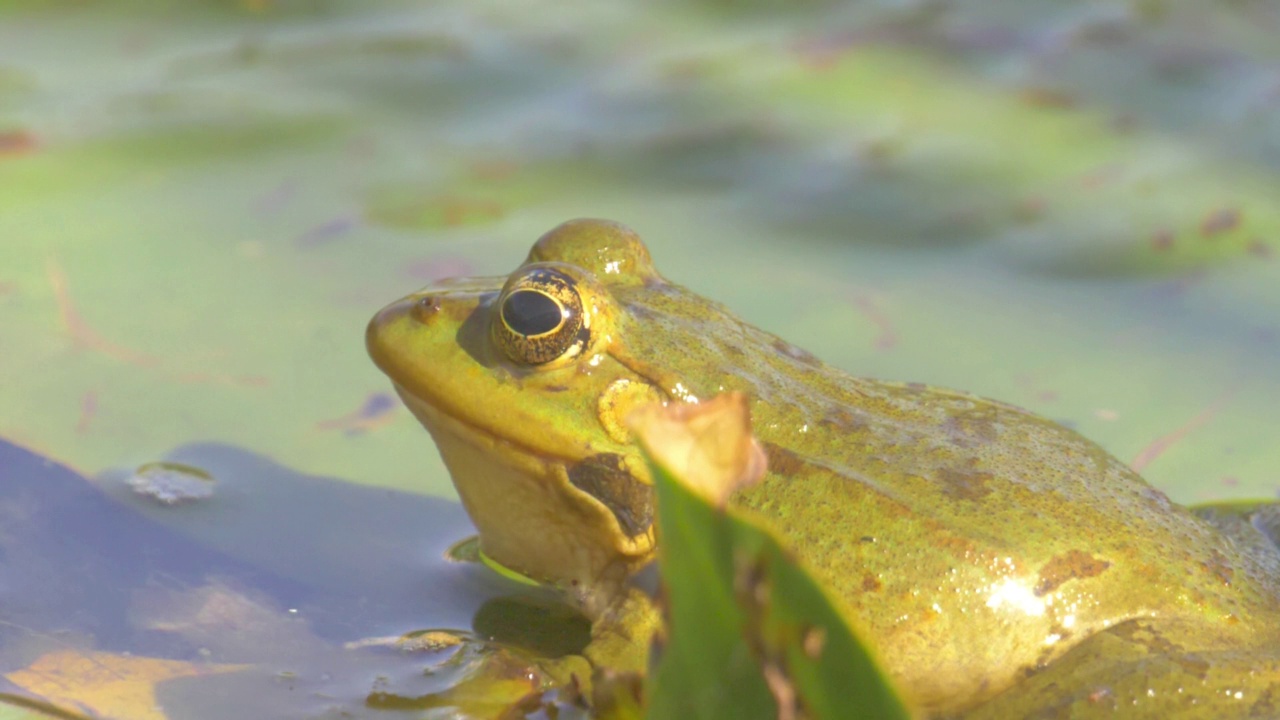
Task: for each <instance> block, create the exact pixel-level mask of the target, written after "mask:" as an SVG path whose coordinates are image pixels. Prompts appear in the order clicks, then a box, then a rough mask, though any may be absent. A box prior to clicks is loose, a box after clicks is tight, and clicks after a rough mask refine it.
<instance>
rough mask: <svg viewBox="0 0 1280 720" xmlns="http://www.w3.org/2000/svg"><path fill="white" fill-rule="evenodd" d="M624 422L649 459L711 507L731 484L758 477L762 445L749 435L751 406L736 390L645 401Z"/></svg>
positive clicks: (720, 500) (721, 500)
mask: <svg viewBox="0 0 1280 720" xmlns="http://www.w3.org/2000/svg"><path fill="white" fill-rule="evenodd" d="M627 422H628V424H629V425H630V426H631V429H632V430H633V431H634V432H635V434H636V437H637V438H639V440H640V444H641V445H643V446H644V448H645V450H646V451H648V453H649V456H650V457H652V458H653V460H654V462H656V463H658V464H659V465H661V466H662V467H664V468H666V469H667V470H668V471H669V472H670V473H671V474H672V475H674V476H675V477H677V478H679V479H680V480H682V481H684V482H685V483H686V484H687V485H688V486H689V487H690V488H691V489H692V490H693V491H694V492H696V493H698V494H699V495H701V496H702V497H704V498H706V499H707V500H709V501H710V502H711V503H712V504H713V505H715V506H717V507H724V504H725V502H726V501H727V500H728V498H729V495H730V494H731V493H732V492H733V491H734V490H737V489H738V488H742V487H746V486H748V485H752V484H754V483H756V482H758V481H759V480H760V478H762V477H764V471H765V465H766V462H765V455H764V451H763V450H761V449H760V445H759V444H758V443H757V442H756V439H755V438H754V437H753V436H752V435H751V411H750V409H749V408H748V406H747V396H746V395H744V394H742V393H739V392H729V393H724V394H721V395H717V396H716V397H714V398H712V399H710V400H708V401H706V402H702V403H697V404H687V403H676V404H672V405H667V406H662V405H656V404H655V405H647V406H645V407H642V408H640V409H638V410H636V411H635V412H633V413H631V415H630V417H629V418H628V419H627Z"/></svg>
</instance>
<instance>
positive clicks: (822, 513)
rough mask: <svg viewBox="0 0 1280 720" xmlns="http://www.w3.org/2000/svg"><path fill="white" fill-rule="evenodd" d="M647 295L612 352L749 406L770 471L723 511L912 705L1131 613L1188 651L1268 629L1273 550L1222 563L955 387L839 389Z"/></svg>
mask: <svg viewBox="0 0 1280 720" xmlns="http://www.w3.org/2000/svg"><path fill="white" fill-rule="evenodd" d="M647 290H648V292H646V294H645V295H644V296H643V300H640V299H637V300H636V301H635V302H633V303H632V304H631V305H630V306H629V308H628V309H629V310H631V311H632V314H633V316H634V317H635V318H637V322H645V323H648V324H650V325H652V324H654V323H657V324H658V325H660V326H661V328H660V330H659V331H654V330H653V328H652V327H650V328H649V331H648V332H647V333H642V334H637V333H634V332H633V333H630V334H628V337H629V338H630V341H629V344H630V345H631V351H632V352H635V353H637V354H643V355H647V356H649V357H656V356H658V355H661V354H664V353H665V354H670V353H675V352H678V353H679V356H680V359H681V365H682V368H681V373H680V375H679V377H678V378H677V377H676V376H673V377H671V378H657V379H655V380H657V381H658V382H659V384H664V386H665V387H668V388H670V387H673V385H674V384H675V383H676V382H677V380H678V381H679V383H680V385H681V389H683V390H685V391H687V392H689V393H690V394H691V395H697V394H699V393H702V394H705V395H711V394H715V393H717V392H722V391H724V390H730V389H736V390H743V391H745V392H747V393H748V394H749V395H750V396H751V397H753V398H754V399H755V403H754V405H753V408H752V414H753V425H754V428H755V431H756V433H757V435H758V437H759V438H760V440H761V441H762V442H763V443H764V445H765V449H766V452H767V454H768V456H769V466H770V472H769V474H768V476H767V477H766V479H765V481H764V482H763V483H761V484H760V485H758V486H756V487H754V488H751V489H749V490H747V491H745V492H744V493H742V495H741V496H740V497H739V498H737V503H738V504H739V505H741V506H743V507H746V508H749V509H750V510H752V511H754V512H756V513H759V514H760V515H762V516H763V517H764V518H765V519H766V520H767V522H768V523H769V524H770V525H772V526H773V527H774V528H775V529H776V530H777V531H778V532H779V533H780V534H781V535H782V536H783V538H784V540H785V541H786V542H787V543H788V544H789V545H790V547H792V548H793V550H794V551H795V552H796V553H797V554H798V555H799V556H800V557H801V558H802V559H803V560H804V561H805V562H806V563H807V564H808V565H809V566H810V567H811V568H813V569H814V570H815V571H816V572H818V573H819V574H820V575H822V576H823V577H824V580H825V581H826V582H827V583H828V584H829V585H830V586H831V587H832V588H833V590H834V591H835V592H836V594H837V595H838V596H839V598H840V600H841V601H842V602H843V603H844V604H845V606H846V607H847V609H848V611H849V613H850V615H851V616H852V617H854V618H855V622H856V623H857V624H859V625H860V626H861V628H862V629H863V631H864V632H866V633H868V634H869V636H870V637H871V638H872V639H873V641H874V644H876V645H877V646H879V647H881V648H883V649H884V650H885V651H886V652H885V657H886V659H887V661H888V662H889V664H890V666H891V669H893V670H894V671H895V672H896V673H897V674H899V675H901V676H904V677H906V678H907V681H908V683H910V684H912V685H915V686H917V687H921V688H924V689H925V690H924V693H923V696H922V698H921V699H923V700H924V701H925V702H926V703H929V702H931V701H934V700H936V701H939V702H942V701H946V702H948V703H950V702H955V701H957V700H958V699H960V698H969V699H970V700H973V701H976V700H979V699H981V698H983V697H986V696H989V695H990V694H992V693H994V692H996V691H998V690H999V689H1000V688H1002V687H1004V686H1007V685H1008V684H1009V683H1011V682H1012V681H1013V680H1014V679H1015V678H1016V677H1020V676H1021V675H1023V674H1025V673H1027V672H1029V671H1031V670H1033V669H1034V668H1036V667H1040V666H1043V665H1044V664H1045V663H1047V662H1048V661H1050V660H1052V659H1054V658H1056V657H1058V656H1059V655H1061V654H1062V653H1063V652H1065V651H1066V650H1067V649H1069V648H1070V647H1071V646H1072V645H1074V644H1076V643H1077V642H1079V641H1080V640H1082V639H1084V638H1085V637H1087V636H1089V635H1090V634H1092V633H1094V632H1096V631H1098V630H1100V629H1102V628H1105V627H1107V626H1109V625H1112V624H1114V623H1117V622H1122V621H1124V620H1127V619H1130V618H1143V617H1170V616H1175V617H1184V616H1197V617H1199V618H1202V619H1204V620H1205V621H1206V622H1207V623H1208V625H1205V626H1203V627H1205V628H1207V629H1206V631H1205V632H1204V634H1203V636H1201V637H1200V638H1198V640H1199V641H1203V642H1204V643H1206V644H1209V645H1212V644H1214V643H1218V644H1220V645H1227V644H1230V642H1231V641H1232V638H1238V637H1240V636H1241V634H1242V633H1246V634H1247V633H1248V632H1249V628H1246V627H1245V626H1246V625H1253V623H1252V622H1249V621H1250V620H1251V619H1252V618H1258V617H1262V618H1267V619H1269V621H1270V620H1273V619H1275V618H1276V617H1278V615H1277V607H1276V605H1277V604H1276V598H1277V597H1280V584H1277V580H1276V579H1277V577H1280V562H1278V561H1277V557H1276V556H1275V555H1274V554H1271V555H1270V556H1259V555H1257V554H1252V553H1243V552H1240V551H1238V550H1237V549H1236V546H1235V545H1234V544H1232V543H1231V542H1229V541H1227V540H1226V539H1225V538H1224V537H1223V536H1222V535H1221V534H1220V533H1218V532H1217V531H1216V530H1215V529H1214V528H1213V527H1212V526H1210V525H1209V524H1207V523H1205V522H1203V521H1201V520H1199V519H1198V518H1195V517H1193V516H1192V515H1191V514H1190V513H1188V512H1187V511H1186V510H1185V509H1183V508H1181V507H1179V506H1177V505H1175V504H1174V503H1172V502H1170V501H1169V499H1168V498H1167V497H1166V496H1165V495H1164V494H1163V493H1161V492H1159V491H1158V490H1156V489H1154V488H1152V487H1151V486H1150V485H1148V484H1147V483H1145V482H1144V481H1143V480H1142V479H1141V478H1139V477H1138V476H1137V475H1136V474H1135V473H1133V472H1132V471H1131V470H1130V469H1129V468H1128V467H1126V466H1124V465H1123V464H1122V463H1120V462H1119V461H1117V460H1116V459H1115V458H1113V457H1112V456H1111V455H1109V454H1108V453H1107V452H1106V451H1104V450H1103V449H1102V448H1100V447H1099V446H1098V445H1096V444H1094V443H1092V442H1090V441H1088V440H1086V439H1085V438H1083V437H1082V436H1080V435H1079V434H1077V433H1075V432H1073V431H1071V430H1068V429H1066V428H1064V427H1062V426H1060V425H1058V424H1057V423H1054V422H1052V421H1049V420H1047V419H1044V418H1041V417H1038V416H1036V415H1033V414H1031V413H1028V412H1026V411H1024V410H1021V409H1019V408H1016V407H1014V406H1011V405H1007V404H1004V403H1000V402H995V401H991V400H986V399H983V398H979V397H975V396H971V395H968V394H965V393H960V392H953V391H947V390H941V389H937V388H932V387H927V386H923V385H918V384H901V383H887V382H877V381H872V380H864V379H857V378H853V377H851V376H848V375H846V374H844V373H842V372H840V371H838V370H835V369H834V368H831V367H829V366H827V365H825V364H823V363H821V362H820V361H818V360H817V359H816V358H814V357H813V356H812V355H810V354H808V353H807V352H805V351H803V350H800V349H798V348H795V347H794V346H791V345H789V344H787V343H786V342H784V341H782V340H780V339H779V338H777V337H775V336H773V335H770V334H768V333H765V332H763V331H761V330H758V329H756V328H754V327H752V326H750V325H747V324H745V323H743V322H742V321H741V320H739V319H737V318H736V317H734V316H733V315H732V314H730V313H728V311H726V310H724V309H723V308H722V307H720V306H719V305H716V304H715V303H710V302H708V301H706V300H703V299H702V298H699V297H698V296H696V295H692V294H691V293H688V292H687V291H684V290H682V289H681V288H678V287H675V286H662V287H660V288H657V291H658V292H657V293H656V294H655V292H654V290H655V288H653V287H650V288H647ZM624 302H625V299H624ZM646 336H647V337H648V338H651V339H652V340H644V339H641V340H640V341H639V342H638V343H637V341H636V338H645V337H646ZM646 343H648V344H647V345H646ZM662 343H668V346H665V347H664V346H663V345H662ZM1273 628H1274V624H1273V626H1272V627H1270V628H1264V630H1265V631H1266V632H1269V633H1272V634H1275V632H1276V630H1274V629H1273Z"/></svg>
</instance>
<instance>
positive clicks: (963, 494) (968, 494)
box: [934, 463, 995, 500]
mask: <svg viewBox="0 0 1280 720" xmlns="http://www.w3.org/2000/svg"><path fill="white" fill-rule="evenodd" d="M970 464H971V465H973V464H974V463H970ZM934 475H935V477H937V478H938V481H939V482H941V483H942V491H943V492H945V493H946V494H948V495H950V496H952V497H957V498H960V499H961V500H981V499H982V498H984V497H986V496H987V495H990V494H991V488H990V487H987V483H988V482H990V481H991V479H992V478H993V477H995V476H994V475H992V474H991V473H989V472H985V471H982V470H975V469H974V468H973V467H967V468H938V469H937V470H936V471H935V472H934Z"/></svg>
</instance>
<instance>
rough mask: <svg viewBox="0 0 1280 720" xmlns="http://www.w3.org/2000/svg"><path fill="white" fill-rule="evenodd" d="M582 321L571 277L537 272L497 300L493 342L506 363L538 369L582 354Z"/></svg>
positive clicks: (518, 281)
mask: <svg viewBox="0 0 1280 720" xmlns="http://www.w3.org/2000/svg"><path fill="white" fill-rule="evenodd" d="M588 323H589V321H588V319H587V317H586V315H585V314H584V313H583V312H582V298H581V297H580V296H579V295H578V291H577V289H575V287H574V282H573V279H572V278H570V277H569V276H567V275H565V274H563V273H560V272H557V271H555V270H549V269H537V270H534V271H532V272H529V273H526V274H525V275H523V276H520V277H518V278H516V279H515V280H514V281H513V282H510V283H508V284H507V287H506V289H505V290H504V291H503V292H502V296H501V297H499V298H498V312H497V314H496V317H495V318H494V320H493V338H494V341H495V342H497V344H498V347H500V348H502V351H503V352H504V353H506V354H507V357H508V358H511V360H513V361H515V362H517V363H520V364H521V365H544V364H546V363H549V362H551V361H552V360H557V359H561V358H569V357H574V356H576V355H577V354H578V353H580V352H582V348H583V347H584V346H585V345H586V342H587V326H588Z"/></svg>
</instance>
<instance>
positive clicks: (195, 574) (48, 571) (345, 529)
mask: <svg viewBox="0 0 1280 720" xmlns="http://www.w3.org/2000/svg"><path fill="white" fill-rule="evenodd" d="M166 461H167V462H170V463H180V464H184V465H188V466H193V467H198V468H202V469H204V470H207V471H208V472H209V473H210V474H211V475H212V476H214V477H217V478H219V483H218V492H217V494H216V495H214V496H212V497H209V498H206V499H204V500H202V501H201V502H198V503H187V504H181V505H159V504H157V503H155V502H153V501H151V500H150V499H149V498H145V497H141V496H139V495H137V494H136V493H135V492H134V491H133V490H132V489H131V488H130V486H129V483H128V479H129V478H130V477H131V476H132V473H129V472H125V471H122V472H119V473H110V474H107V475H106V476H104V477H102V478H99V479H98V480H97V481H88V480H86V479H84V478H82V477H80V476H78V475H76V474H75V473H73V472H72V471H70V470H69V469H67V468H64V467H62V466H59V465H56V464H53V463H50V462H47V461H45V460H44V459H43V458H41V457H39V456H37V455H35V454H33V453H30V452H28V451H26V450H23V449H21V448H18V447H16V446H13V445H9V444H5V443H0V528H2V529H3V532H0V673H3V674H4V675H5V676H8V677H15V678H16V677H22V676H21V675H20V674H19V672H18V671H20V670H21V669H22V668H24V667H28V666H31V665H32V664H33V663H36V662H37V661H38V660H39V659H40V658H42V657H43V658H45V659H46V662H47V661H48V658H50V657H55V656H56V655H55V653H63V654H65V653H67V652H68V651H73V652H76V653H80V655H81V656H85V657H87V656H88V653H90V652H93V653H95V655H94V656H93V657H103V655H101V654H102V653H110V654H112V655H111V656H113V657H114V656H121V655H124V654H125V653H128V654H129V655H130V656H132V657H134V658H165V659H170V660H179V661H184V662H188V663H191V664H192V666H193V667H194V668H197V669H198V668H199V667H213V666H219V667H226V666H228V665H231V664H242V665H245V666H246V669H244V670H240V671H237V672H230V673H226V674H218V675H198V674H196V675H192V676H187V677H177V678H174V679H170V680H164V681H161V682H158V683H157V684H156V686H155V689H154V702H158V703H159V704H161V705H162V706H164V707H165V709H166V712H167V713H169V716H170V717H183V718H237V719H239V718H245V717H253V718H262V719H264V720H265V719H267V718H273V717H312V716H315V715H325V714H329V713H346V714H343V715H342V716H344V717H361V716H371V717H379V718H383V717H396V716H398V715H400V714H401V713H400V712H396V711H394V710H391V711H383V710H375V709H373V708H372V707H371V706H370V705H368V704H367V702H366V701H367V699H369V698H373V697H394V696H400V695H402V694H404V695H406V696H415V697H419V698H429V699H430V700H428V701H426V702H428V704H430V705H431V706H444V705H448V704H449V703H452V702H456V698H455V699H451V696H450V694H449V688H450V687H451V686H453V685H455V684H456V683H457V682H458V681H459V678H461V677H464V676H466V675H468V674H470V673H473V672H474V671H475V669H476V668H477V667H478V666H480V665H482V664H483V663H485V662H486V660H487V658H489V657H491V656H492V655H493V652H494V651H493V649H492V647H491V645H490V644H489V643H488V642H486V640H487V639H488V638H491V637H497V638H500V639H502V640H503V641H504V642H510V643H511V644H512V646H513V647H519V648H526V649H528V650H529V651H532V652H542V653H547V654H550V655H552V656H554V655H558V654H562V653H568V652H572V651H574V650H575V649H576V648H578V647H580V646H581V645H582V644H585V633H587V632H588V628H587V627H586V625H585V621H582V620H581V618H578V617H576V616H575V615H573V613H571V612H568V611H567V610H566V609H564V608H563V607H557V606H556V605H555V603H554V602H553V601H552V600H550V599H549V595H548V594H547V593H545V591H538V590H537V589H529V588H523V587H521V586H519V585H517V584H515V583H511V582H509V581H506V580H503V579H501V578H498V577H496V576H495V575H494V574H492V573H491V572H489V571H487V570H486V569H484V568H483V567H480V566H477V565H469V564H463V563H457V562H451V561H448V560H446V559H445V557H444V553H445V550H446V548H447V547H448V546H449V544H450V543H451V542H453V541H456V540H457V539H458V538H459V537H462V536H465V535H466V534H468V533H470V532H473V531H472V530H471V527H470V525H469V523H468V522H467V519H466V516H465V515H464V513H463V511H462V508H461V507H460V506H459V505H458V504H457V503H456V502H452V501H448V500H443V499H440V498H432V497H426V496H419V495H409V494H405V493H399V492H394V491H389V490H385V489H381V488H366V487H361V486H356V485H352V484H350V483H344V482H341V481H336V480H331V479H326V478H318V477H310V476H304V475H299V474H297V473H294V472H291V471H289V470H288V469H286V468H282V467H280V466H278V465H276V464H274V463H272V462H270V461H268V460H265V459H263V458H261V457H258V456H255V455H251V454H249V453H245V452H243V451H240V450H237V449H235V448H231V447H227V446H222V445H196V446H189V447H184V448H181V449H179V450H178V451H176V452H174V453H173V454H172V455H171V456H170V457H169V458H167V459H166ZM104 491H105V492H104ZM517 611H527V612H523V613H521V612H517ZM530 613H532V615H531V614H530ZM535 616H536V617H535ZM512 618H515V620H513V619H512ZM557 618H558V619H559V621H557ZM473 620H474V623H473ZM544 621H546V622H544ZM561 621H562V622H561ZM473 624H474V627H475V631H474V632H472V630H471V628H472V626H473ZM424 627H433V628H455V629H456V631H444V632H456V635H457V637H458V638H459V639H460V640H462V642H460V643H458V644H456V645H450V644H448V643H445V644H439V645H430V644H426V645H423V644H419V645H418V646H416V648H417V649H416V651H415V652H409V651H407V650H405V649H404V648H386V647H379V646H377V645H376V644H362V643H361V640H362V639H366V638H376V637H383V636H399V635H403V634H406V633H410V632H412V631H415V630H421V629H422V628H424ZM530 627H538V628H540V629H541V632H540V633H539V634H536V635H533V636H530V637H527V638H522V637H521V629H522V628H526V629H527V628H530ZM344 645H345V646H346V647H345V648H344ZM504 657H507V658H508V661H509V662H511V661H514V662H527V660H526V661H520V660H519V659H518V657H519V656H518V655H510V656H504ZM519 675H520V673H516V674H515V675H514V676H519ZM523 676H524V677H525V678H526V679H525V680H524V682H525V683H526V684H525V686H517V687H515V688H514V689H513V692H517V693H518V694H517V697H518V696H519V695H523V694H527V693H528V690H529V689H530V688H529V687H528V686H527V683H528V676H529V673H528V672H525V673H523ZM67 679H68V680H69V681H70V682H71V684H75V680H74V679H73V678H67ZM11 689H12V688H11ZM26 689H27V690H30V689H31V688H26ZM16 690H17V689H15V691H16ZM42 692H47V691H42ZM148 692H150V690H148ZM63 704H66V703H65V702H64V703H63ZM406 712H407V709H406Z"/></svg>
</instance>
